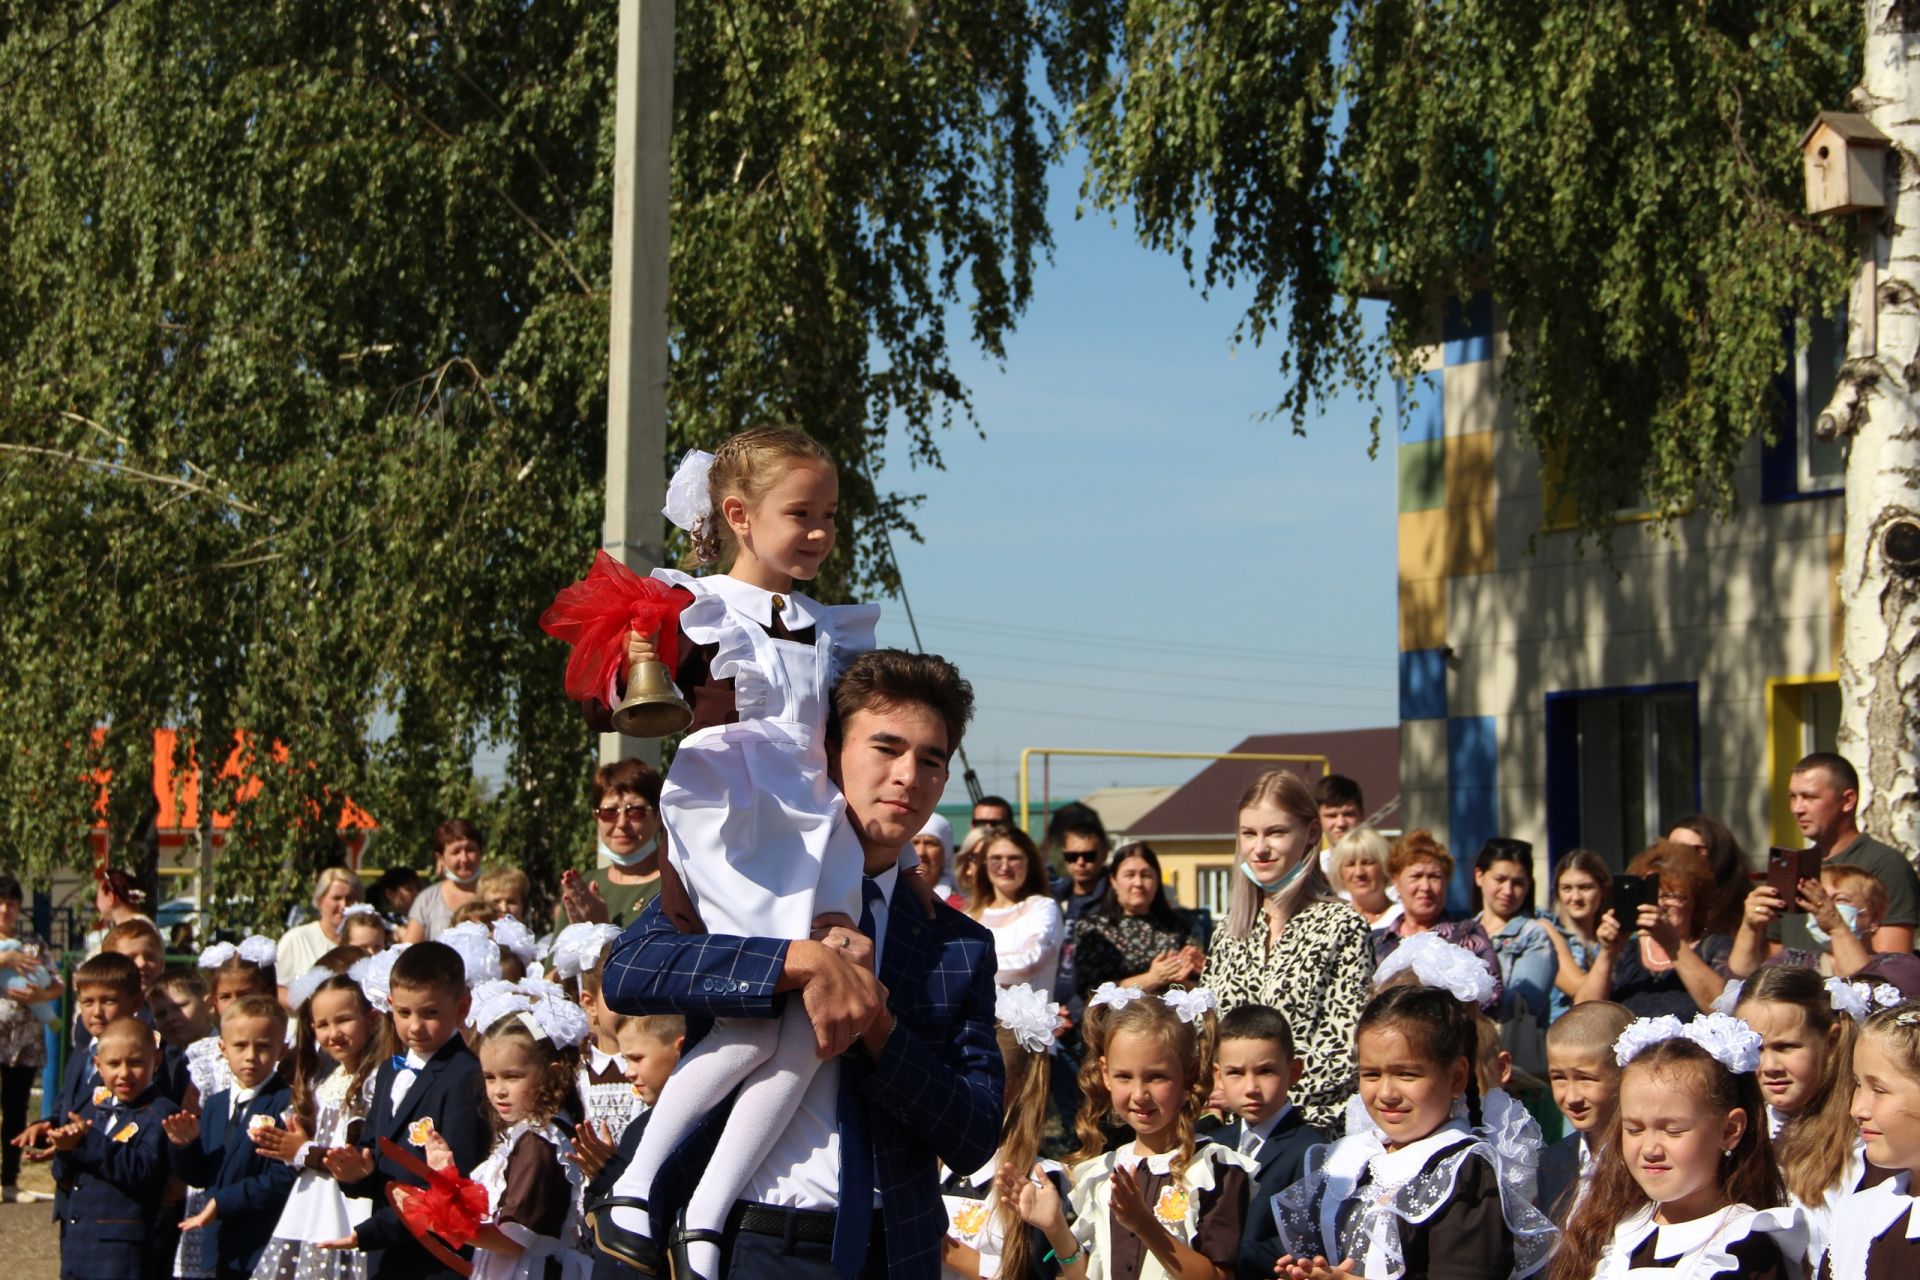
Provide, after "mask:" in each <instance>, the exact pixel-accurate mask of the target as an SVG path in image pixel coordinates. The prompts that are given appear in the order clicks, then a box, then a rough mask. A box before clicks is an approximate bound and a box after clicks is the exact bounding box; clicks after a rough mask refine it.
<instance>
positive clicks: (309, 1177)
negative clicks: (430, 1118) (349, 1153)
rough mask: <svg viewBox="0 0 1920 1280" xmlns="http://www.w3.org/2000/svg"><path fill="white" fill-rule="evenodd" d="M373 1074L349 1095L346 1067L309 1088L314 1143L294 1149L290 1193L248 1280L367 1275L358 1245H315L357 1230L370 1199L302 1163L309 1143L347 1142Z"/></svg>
mask: <svg viewBox="0 0 1920 1280" xmlns="http://www.w3.org/2000/svg"><path fill="white" fill-rule="evenodd" d="M377 1074H378V1073H376V1072H373V1071H369V1072H367V1078H366V1079H365V1080H363V1081H361V1082H360V1088H359V1090H358V1092H357V1093H356V1095H355V1096H354V1097H352V1098H351V1099H350V1098H349V1097H348V1096H347V1086H348V1085H349V1084H350V1083H351V1082H352V1079H353V1072H351V1071H349V1070H347V1069H346V1068H345V1067H338V1068H335V1070H334V1071H333V1073H332V1074H331V1075H329V1076H328V1077H327V1078H326V1079H324V1080H322V1081H321V1082H320V1083H319V1084H317V1085H315V1086H314V1090H313V1141H312V1142H310V1143H307V1144H306V1145H304V1146H302V1147H301V1148H300V1149H299V1150H298V1151H296V1152H294V1154H293V1160H292V1162H291V1163H292V1164H293V1167H294V1168H296V1169H298V1170H299V1171H300V1176H299V1177H298V1178H297V1179H295V1180H294V1184H293V1191H292V1193H291V1194H290V1195H288V1196H287V1203H286V1205H285V1206H284V1207H283V1208H282V1209H281V1210H280V1221H279V1223H278V1224H276V1225H275V1226H274V1228H273V1239H271V1240H269V1241H268V1242H267V1247H266V1248H265V1249H264V1250H263V1251H262V1252H261V1254H260V1261H259V1263H258V1264H257V1265H256V1266H255V1267H254V1269H253V1280H361V1277H363V1276H365V1275H366V1274H367V1255H366V1254H364V1253H362V1252H361V1251H360V1250H358V1249H320V1248H316V1247H315V1246H316V1245H318V1244H319V1243H320V1242H321V1241H323V1240H341V1239H344V1238H345V1237H347V1236H349V1235H351V1234H352V1233H353V1232H355V1231H357V1230H358V1229H359V1227H360V1224H361V1223H363V1222H365V1221H366V1220H367V1218H368V1217H369V1216H370V1215H371V1214H372V1213H373V1201H371V1200H353V1199H349V1198H348V1197H347V1196H346V1195H345V1194H343V1193H342V1192H341V1190H340V1184H339V1183H337V1182H335V1181H334V1180H333V1178H332V1177H331V1176H329V1175H328V1174H327V1173H326V1172H324V1171H323V1170H319V1169H310V1168H308V1167H307V1154H308V1151H309V1149H310V1148H312V1147H321V1148H328V1147H344V1146H348V1145H350V1144H349V1143H348V1140H347V1130H348V1127H349V1126H350V1125H352V1124H353V1122H354V1121H356V1120H361V1119H364V1118H365V1117H366V1114H367V1111H368V1110H369V1108H370V1106H371V1104H372V1102H373V1083H374V1078H375V1076H376V1075H377Z"/></svg>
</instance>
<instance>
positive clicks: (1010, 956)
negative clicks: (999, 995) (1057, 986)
mask: <svg viewBox="0 0 1920 1280" xmlns="http://www.w3.org/2000/svg"><path fill="white" fill-rule="evenodd" d="M980 923H981V924H983V925H985V926H987V928H989V929H991V930H992V931H993V950H994V956H995V958H996V959H997V960H998V962H999V968H998V970H997V971H996V972H995V973H994V976H993V980H994V981H995V982H997V983H999V984H1000V985H1001V986H1003V987H1011V986H1016V985H1018V984H1019V983H1022V982H1025V983H1029V984H1031V985H1032V986H1033V988H1034V989H1035V990H1036V991H1038V992H1040V993H1041V995H1042V996H1046V995H1047V994H1048V993H1049V992H1050V991H1051V990H1052V987H1053V982H1054V977H1055V975H1056V974H1057V973H1058V972H1059V969H1060V948H1061V946H1062V945H1063V944H1064V943H1065V942H1066V940H1067V928H1066V925H1065V923H1064V922H1063V921H1062V920H1061V918H1060V904H1059V903H1057V902H1055V901H1054V900H1053V896H1052V895H1051V894H1046V893H1036V894H1033V895H1032V896H1030V897H1027V898H1022V899H1021V900H1020V901H1019V902H1016V903H1014V904H1013V905H1012V906H1010V907H988V908H986V909H985V910H984V911H982V912H981V913H980Z"/></svg>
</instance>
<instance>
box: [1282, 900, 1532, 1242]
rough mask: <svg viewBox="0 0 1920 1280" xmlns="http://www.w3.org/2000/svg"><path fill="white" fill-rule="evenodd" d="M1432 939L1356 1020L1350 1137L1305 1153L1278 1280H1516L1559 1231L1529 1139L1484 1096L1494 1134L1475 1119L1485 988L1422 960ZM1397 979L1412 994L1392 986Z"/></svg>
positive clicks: (1513, 1109)
mask: <svg viewBox="0 0 1920 1280" xmlns="http://www.w3.org/2000/svg"><path fill="white" fill-rule="evenodd" d="M1430 936H1431V935H1428V934H1417V935H1415V936H1414V937H1413V938H1411V939H1408V941H1407V942H1405V943H1403V944H1402V945H1401V946H1400V948H1399V949H1398V950H1396V952H1395V954H1394V955H1393V956H1392V957H1389V961H1388V964H1387V965H1386V966H1383V970H1382V975H1381V976H1383V977H1384V978H1386V979H1387V980H1388V981H1389V985H1387V986H1386V987H1384V989H1382V990H1380V991H1379V992H1378V994H1376V995H1375V996H1374V997H1373V999H1372V1000H1370V1001H1369V1002H1368V1003H1367V1006H1366V1008H1365V1009H1363V1010H1362V1011H1361V1013H1360V1020H1359V1022H1358V1024H1357V1025H1356V1028H1355V1032H1354V1050H1355V1058H1356V1061H1357V1063H1358V1068H1359V1085H1360V1089H1359V1098H1358V1103H1359V1105H1358V1106H1357V1107H1350V1108H1349V1116H1348V1122H1347V1130H1348V1132H1347V1135H1346V1136H1345V1137H1343V1138H1341V1139H1340V1140H1339V1141H1338V1142H1336V1143H1333V1144H1332V1145H1331V1146H1322V1147H1314V1148H1313V1149H1311V1150H1310V1151H1308V1153H1307V1159H1306V1174H1305V1176H1304V1177H1303V1178H1302V1179H1301V1180H1300V1181H1299V1182H1296V1183H1295V1184H1294V1185H1293V1186H1291V1187H1288V1188H1287V1189H1285V1190H1284V1191H1282V1192H1281V1193H1280V1194H1279V1195H1277V1196H1275V1197H1274V1200H1273V1204H1272V1212H1273V1214H1274V1219H1275V1222H1276V1224H1277V1225H1278V1227H1279V1233H1280V1243H1281V1247H1282V1248H1283V1249H1285V1250H1286V1253H1285V1254H1283V1255H1282V1257H1281V1258H1280V1261H1279V1264H1278V1265H1277V1266H1276V1268H1275V1270H1276V1273H1277V1274H1279V1275H1283V1276H1287V1277H1290V1278H1291V1280H1327V1278H1328V1277H1338V1276H1368V1277H1372V1278H1373V1280H1391V1278H1393V1277H1398V1276H1403V1275H1405V1276H1419V1275H1424V1276H1441V1277H1446V1276H1453V1277H1468V1276H1472V1277H1476V1278H1477V1280H1489V1278H1491V1280H1507V1278H1509V1277H1512V1278H1514V1280H1518V1278H1519V1277H1523V1276H1529V1275H1532V1274H1534V1273H1536V1272H1538V1271H1539V1269H1540V1268H1541V1267H1542V1266H1543V1265H1544V1264H1545V1262H1546V1258H1547V1255H1548V1253H1549V1252H1550V1251H1551V1249H1552V1247H1553V1242H1554V1238H1555V1234H1556V1233H1555V1231H1554V1228H1553V1224H1552V1223H1551V1222H1549V1221H1548V1220H1547V1219H1546V1217H1545V1216H1544V1215H1543V1214H1541V1213H1540V1211H1539V1210H1538V1209H1536V1208H1535V1207H1534V1206H1533V1204H1532V1198H1533V1194H1534V1175H1535V1170H1536V1168H1537V1162H1538V1160H1539V1132H1538V1128H1537V1126H1533V1125H1532V1124H1531V1121H1530V1120H1527V1119H1526V1118H1525V1116H1524V1108H1521V1107H1520V1106H1519V1104H1518V1103H1514V1102H1512V1101H1511V1100H1509V1099H1506V1095H1505V1094H1504V1093H1496V1094H1494V1095H1489V1096H1490V1097H1492V1098H1494V1099H1495V1100H1496V1101H1497V1102H1500V1103H1502V1104H1503V1105H1501V1106H1500V1107H1499V1110H1500V1115H1499V1116H1498V1117H1496V1118H1495V1120H1494V1122H1493V1123H1489V1122H1488V1117H1487V1116H1486V1115H1484V1114H1483V1111H1482V1095H1481V1092H1480V1089H1479V1085H1478V1082H1477V1080H1476V1078H1475V1069H1476V1058H1477V1056H1478V1050H1479V1035H1478V1021H1479V1009H1478V1004H1479V1001H1480V1000H1481V999H1484V998H1486V996H1487V995H1489V994H1490V993H1491V991H1490V989H1491V985H1492V984H1491V979H1490V977H1489V976H1488V975H1487V973H1486V969H1485V966H1484V965H1483V964H1481V963H1480V962H1479V960H1478V958H1477V957H1475V956H1473V955H1472V954H1471V953H1469V952H1466V951H1465V950H1464V949H1462V948H1459V947H1456V946H1453V945H1452V944H1451V943H1448V942H1446V941H1445V940H1444V939H1438V938H1436V939H1434V943H1435V944H1437V945H1438V947H1443V948H1445V949H1446V950H1445V951H1440V950H1437V949H1436V950H1434V951H1433V954H1432V955H1431V956H1428V955H1426V954H1425V952H1426V949H1427V947H1428V946H1429V944H1426V943H1421V939H1423V938H1427V937H1430ZM1414 944H1420V945H1419V946H1415V945H1414ZM1409 947H1414V955H1413V956H1410V957H1407V958H1405V959H1404V960H1402V953H1403V952H1405V951H1406V950H1407V949H1408V948H1409ZM1449 952H1459V961H1458V963H1453V957H1452V956H1451V955H1449V954H1448V953H1449ZM1394 961H1400V962H1401V963H1400V965H1395V964H1394V963H1393V962H1394ZM1402 967H1404V970H1405V972H1407V973H1408V974H1409V975H1410V976H1411V977H1412V979H1413V981H1412V982H1410V983H1408V982H1394V981H1392V980H1393V979H1394V978H1395V975H1396V974H1397V973H1399V972H1401V971H1402Z"/></svg>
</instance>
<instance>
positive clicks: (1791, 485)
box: [1760, 310, 1847, 502]
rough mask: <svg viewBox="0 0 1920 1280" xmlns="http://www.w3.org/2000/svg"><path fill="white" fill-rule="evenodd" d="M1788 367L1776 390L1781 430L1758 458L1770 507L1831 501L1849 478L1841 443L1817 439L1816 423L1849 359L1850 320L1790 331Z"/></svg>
mask: <svg viewBox="0 0 1920 1280" xmlns="http://www.w3.org/2000/svg"><path fill="white" fill-rule="evenodd" d="M1786 335H1787V363H1786V369H1785V371H1784V372H1783V373H1782V374H1781V376H1780V379H1779V382H1778V384H1777V389H1778V392H1779V396H1780V417H1779V427H1778V430H1777V431H1776V432H1775V437H1776V438H1775V440H1774V442H1773V443H1772V444H1771V445H1769V446H1767V448H1766V449H1765V450H1764V451H1763V453H1762V454H1761V457H1760V496H1761V499H1762V500H1763V501H1766V502H1791V501H1793V500H1795V499H1797V498H1817V497H1827V496H1830V495H1832V494H1836V493H1839V492H1840V491H1841V489H1842V487H1843V486H1844V485H1845V484H1846V479H1847V451H1846V448H1845V447H1844V446H1843V445H1842V444H1841V443H1840V442H1839V441H1837V440H1817V439H1815V438H1814V434H1813V428H1814V424H1815V423H1816V422H1818V421H1819V419H1820V414H1821V411H1822V410H1824V409H1825V408H1826V407H1827V402H1828V401H1829V400H1831V399H1833V388H1834V386H1835V384H1836V383H1837V382H1838V381H1839V378H1840V365H1841V363H1842V362H1843V361H1845V360H1846V357H1847V317H1846V312H1845V311H1844V310H1843V311H1842V312H1841V313H1840V314H1839V315H1838V316H1835V317H1832V318H1828V317H1824V316H1822V317H1817V318H1814V319H1801V320H1798V321H1796V322H1795V323H1793V324H1792V325H1789V326H1787V328H1786Z"/></svg>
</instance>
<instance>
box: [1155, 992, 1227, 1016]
mask: <svg viewBox="0 0 1920 1280" xmlns="http://www.w3.org/2000/svg"><path fill="white" fill-rule="evenodd" d="M1160 1003H1162V1004H1164V1005H1166V1006H1167V1008H1169V1009H1171V1010H1173V1011H1174V1013H1175V1014H1176V1015H1178V1016H1179V1018H1180V1021H1182V1022H1198V1021H1199V1020H1200V1019H1202V1018H1204V1017H1206V1016H1207V1015H1208V1014H1209V1013H1212V1012H1213V1011H1214V1010H1215V1009H1217V1008H1219V1007H1220V1002H1219V1001H1218V1000H1215V999H1214V998H1213V992H1211V991H1209V990H1207V989H1206V988H1205V987H1195V988H1194V989H1193V990H1191V991H1182V990H1181V989H1179V988H1178V987H1176V988H1174V989H1173V990H1171V991H1168V992H1167V993H1166V994H1165V995H1163V996H1161V997H1160Z"/></svg>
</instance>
